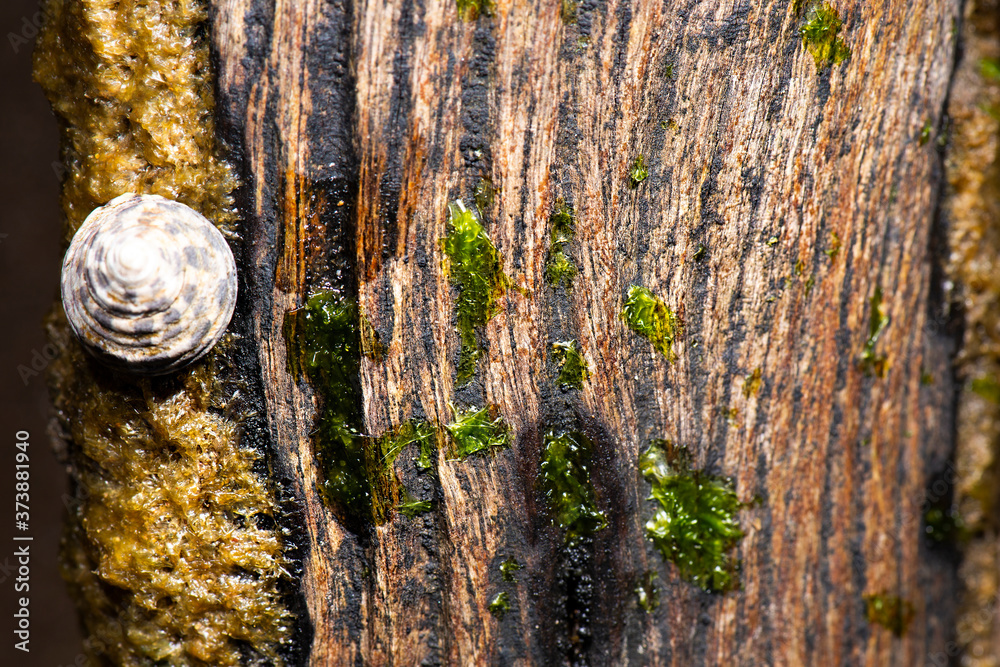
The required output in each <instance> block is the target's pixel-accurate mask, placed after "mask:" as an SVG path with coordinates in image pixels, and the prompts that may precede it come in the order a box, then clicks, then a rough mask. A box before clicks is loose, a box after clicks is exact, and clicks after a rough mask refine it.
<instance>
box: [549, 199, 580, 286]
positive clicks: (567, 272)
mask: <svg viewBox="0 0 1000 667" xmlns="http://www.w3.org/2000/svg"><path fill="white" fill-rule="evenodd" d="M549 224H550V225H551V226H552V231H551V232H550V235H551V238H552V245H551V246H550V247H549V256H548V258H547V259H546V260H545V280H546V281H547V282H548V283H549V285H551V286H552V287H554V288H555V287H559V286H560V285H564V286H565V287H566V289H570V288H571V287H573V279H574V278H575V277H576V274H577V268H576V264H574V263H573V260H572V259H571V258H570V256H569V255H567V254H566V246H567V245H569V242H570V241H572V240H573V237H574V236H575V235H576V217H575V216H574V214H573V209H572V208H570V207H569V206H567V205H566V203H565V202H564V201H562V200H561V199H560V200H558V201H557V202H556V210H555V211H554V212H553V213H552V215H551V216H549Z"/></svg>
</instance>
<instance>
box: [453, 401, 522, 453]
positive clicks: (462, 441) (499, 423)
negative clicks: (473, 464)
mask: <svg viewBox="0 0 1000 667" xmlns="http://www.w3.org/2000/svg"><path fill="white" fill-rule="evenodd" d="M451 409H452V411H453V412H454V413H455V421H453V422H452V423H450V424H448V425H447V426H445V429H446V430H447V431H448V433H449V434H450V435H451V441H452V445H453V447H452V452H453V454H454V456H456V457H457V458H460V459H464V458H466V457H468V456H471V455H473V454H477V453H479V452H486V451H489V450H491V449H496V448H499V447H506V446H507V445H509V444H510V428H509V427H508V426H507V424H506V422H504V420H503V419H501V418H500V417H498V416H492V415H491V414H490V409H489V408H481V409H480V408H468V409H466V410H459V409H458V408H456V407H455V406H454V405H452V406H451Z"/></svg>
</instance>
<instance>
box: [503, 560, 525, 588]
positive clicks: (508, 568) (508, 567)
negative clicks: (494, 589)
mask: <svg viewBox="0 0 1000 667" xmlns="http://www.w3.org/2000/svg"><path fill="white" fill-rule="evenodd" d="M523 568H524V566H523V565H521V564H520V563H518V562H517V559H516V558H514V557H513V556H508V557H507V560H505V561H504V562H502V563H500V576H501V577H503V580H504V581H511V582H512V581H515V580H516V579H517V571H518V570H521V569H523Z"/></svg>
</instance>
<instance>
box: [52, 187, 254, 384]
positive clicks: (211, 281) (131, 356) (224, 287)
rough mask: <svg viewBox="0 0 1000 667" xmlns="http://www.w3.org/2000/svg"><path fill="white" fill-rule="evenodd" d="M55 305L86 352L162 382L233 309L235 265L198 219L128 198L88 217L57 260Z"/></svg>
mask: <svg viewBox="0 0 1000 667" xmlns="http://www.w3.org/2000/svg"><path fill="white" fill-rule="evenodd" d="M62 302H63V307H64V308H65V310H66V317H67V319H68V320H69V324H70V326H71V327H72V328H73V330H74V331H75V332H76V334H77V336H78V337H79V338H80V340H81V341H82V342H83V345H84V347H86V348H87V350H88V351H90V352H91V353H93V354H94V355H95V356H97V357H98V358H99V359H101V360H103V361H105V362H106V363H108V364H109V365H111V366H114V367H116V368H120V369H124V370H129V371H132V372H136V373H142V374H146V375H160V374H164V373H169V372H171V371H173V370H176V369H178V368H180V367H182V366H184V365H185V364H188V363H190V362H192V361H194V360H195V359H198V358H199V357H201V356H202V355H204V354H205V353H206V352H208V351H209V350H210V349H211V348H212V346H214V345H215V344H216V343H217V342H218V341H219V338H221V337H222V334H223V333H225V330H226V327H227V326H228V325H229V320H230V319H231V318H232V315H233V309H234V308H235V306H236V262H235V261H234V259H233V254H232V252H231V251H230V249H229V245H228V244H227V243H226V240H225V238H223V236H222V234H221V233H220V232H219V230H218V229H216V228H215V226H214V225H213V224H212V223H211V222H209V221H208V220H207V219H206V218H204V217H203V216H202V215H201V214H199V213H198V212H197V211H195V210H193V209H191V208H189V207H187V206H185V205H184V204H181V203H179V202H175V201H171V200H169V199H164V198H163V197H160V196H157V195H135V194H126V195H122V196H120V197H117V198H116V199H114V200H112V201H111V202H109V203H108V204H107V205H105V206H102V207H101V208H99V209H97V210H95V211H94V212H93V213H91V214H90V215H89V216H88V217H87V219H86V220H85V221H84V223H83V225H81V227H80V229H79V230H78V231H77V232H76V235H75V236H74V237H73V240H72V242H71V243H70V246H69V250H67V251H66V257H65V259H64V260H63V268H62Z"/></svg>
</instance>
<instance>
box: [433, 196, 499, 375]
mask: <svg viewBox="0 0 1000 667" xmlns="http://www.w3.org/2000/svg"><path fill="white" fill-rule="evenodd" d="M448 209H449V212H450V214H451V220H450V222H449V223H448V236H446V237H445V238H444V239H442V242H441V243H442V247H443V249H444V253H445V255H447V256H448V270H449V272H450V275H451V282H452V284H454V285H455V286H456V287H457V288H458V301H457V303H456V304H455V310H456V320H457V324H458V333H459V336H460V337H461V339H462V352H461V356H460V357H459V362H458V374H457V377H456V382H457V384H459V385H462V384H465V383H466V382H468V381H469V380H471V379H472V376H473V374H474V373H475V372H476V362H477V361H478V360H479V343H478V341H477V340H476V329H478V328H481V327H484V326H486V323H487V322H489V321H490V319H492V318H493V316H494V315H496V314H497V313H498V312H500V299H501V297H503V295H504V293H505V292H506V291H507V288H508V287H509V286H510V279H509V278H508V277H507V276H506V275H505V274H504V272H503V266H502V261H501V257H500V253H499V252H498V251H497V249H496V248H495V247H494V245H493V243H492V242H491V241H490V239H489V237H488V236H487V235H486V232H484V231H483V226H482V224H481V222H480V220H479V216H478V215H477V214H476V212H475V211H472V210H469V209H467V208H465V205H464V204H463V203H462V202H461V201H456V202H455V203H453V204H451V205H450V206H449V207H448Z"/></svg>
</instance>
